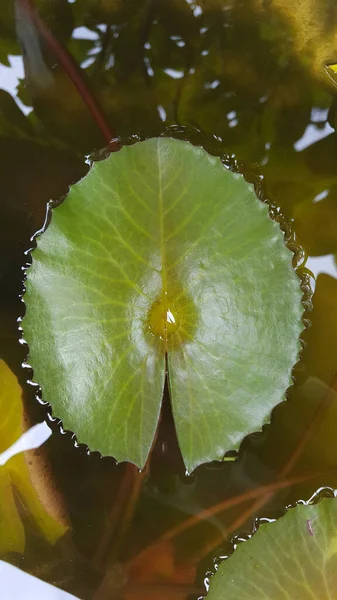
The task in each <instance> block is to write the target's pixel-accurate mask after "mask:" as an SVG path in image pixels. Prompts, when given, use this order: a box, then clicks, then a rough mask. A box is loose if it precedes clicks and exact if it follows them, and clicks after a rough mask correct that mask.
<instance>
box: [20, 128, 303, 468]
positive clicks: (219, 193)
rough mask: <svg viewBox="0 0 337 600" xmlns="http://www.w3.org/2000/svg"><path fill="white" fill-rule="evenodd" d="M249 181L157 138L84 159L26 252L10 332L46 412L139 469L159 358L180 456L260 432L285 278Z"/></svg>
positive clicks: (195, 457)
mask: <svg viewBox="0 0 337 600" xmlns="http://www.w3.org/2000/svg"><path fill="white" fill-rule="evenodd" d="M291 261H292V253H291V252H290V250H288V248H287V247H286V246H285V243H284V238H283V234H282V232H281V231H280V228H279V225H278V224H277V223H276V222H274V221H272V220H271V219H270V217H269V216H268V207H267V205H266V204H264V203H262V202H261V201H259V200H258V199H257V197H256V195H255V193H254V189H253V186H252V185H251V184H248V183H247V182H246V181H245V180H244V178H243V177H242V176H241V175H239V174H235V173H233V172H231V171H230V170H227V169H225V168H224V166H223V165H222V163H221V161H220V160H219V159H218V158H214V157H212V156H209V155H208V154H207V153H206V152H205V151H204V150H202V149H201V148H195V147H194V146H192V145H191V144H189V143H186V142H181V141H177V140H174V139H168V138H158V139H150V140H147V141H146V142H141V143H137V144H135V145H134V146H129V147H124V148H123V149H122V150H121V151H120V152H117V153H115V154H113V155H111V156H110V157H109V158H108V159H106V160H104V161H101V162H98V163H96V164H94V165H93V167H92V169H91V171H90V172H89V174H88V175H87V176H86V177H85V178H84V179H82V180H81V181H80V182H79V183H77V184H76V185H74V186H72V188H71V189H70V192H69V195H68V198H67V199H66V200H65V202H64V203H63V204H62V205H61V206H60V207H59V208H57V209H55V210H54V211H53V215H52V221H51V224H50V226H49V227H48V229H47V231H46V232H45V233H44V234H43V235H42V236H41V238H39V240H38V245H37V249H36V250H34V252H33V266H32V267H31V268H30V269H29V271H28V279H27V289H26V293H25V298H24V299H25V303H26V309H27V310H26V316H25V318H24V320H23V329H24V337H25V339H26V341H27V342H28V344H29V347H30V359H29V362H30V364H31V365H32V366H33V368H34V375H35V380H36V381H38V382H39V383H40V384H41V386H42V389H43V395H44V398H45V400H47V401H49V402H50V403H51V404H52V407H53V412H54V414H55V416H57V417H59V418H61V419H62V421H63V424H64V427H65V428H67V429H70V430H71V431H74V432H75V434H76V436H77V439H78V440H79V441H80V442H83V443H86V444H87V445H88V446H89V447H90V448H91V449H92V450H99V451H100V452H101V453H102V454H105V455H112V456H114V457H115V458H116V459H117V460H118V461H123V460H129V461H131V462H134V463H135V464H137V465H138V466H139V467H142V466H143V465H144V463H145V461H146V459H147V456H148V453H149V451H150V448H151V444H152V442H153V439H154V435H155V431H156V427H157V424H158V419H159V413H160V406H161V399H162V393H163V386H164V380H165V354H167V364H168V371H169V385H170V392H171V400H172V406H173V413H174V419H175V424H176V429H177V435H178V440H179V444H180V448H181V451H182V454H183V457H184V460H185V464H186V468H187V470H188V471H189V472H190V471H192V470H193V469H194V468H195V467H196V466H197V465H199V464H200V463H203V462H206V461H210V460H214V459H221V458H222V457H223V455H224V453H225V452H226V451H227V450H229V449H234V448H238V446H239V444H240V442H241V440H242V438H243V437H244V436H245V435H246V434H248V433H249V432H251V431H254V430H256V429H257V428H260V427H261V425H262V424H263V423H264V422H265V421H266V420H267V419H268V418H269V415H270V411H271V409H272V407H273V406H275V404H277V403H278V402H280V401H281V400H282V398H283V396H284V392H285V390H286V388H287V387H288V386H289V384H290V382H291V368H292V366H293V364H294V363H295V362H296V360H297V357H298V352H299V349H300V345H299V334H300V332H301V330H302V329H303V325H302V321H301V317H302V312H303V307H302V304H301V296H302V293H301V289H300V281H299V279H298V277H297V275H296V273H295V271H294V270H293V268H292V264H291Z"/></svg>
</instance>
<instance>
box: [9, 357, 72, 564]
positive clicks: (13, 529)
mask: <svg viewBox="0 0 337 600" xmlns="http://www.w3.org/2000/svg"><path fill="white" fill-rule="evenodd" d="M0 381H1V387H0V412H1V414H2V415H3V417H2V420H1V422H0V455H1V454H2V453H4V452H6V450H8V448H9V447H10V446H12V445H13V444H14V443H15V442H17V440H18V439H19V438H20V436H21V435H22V433H23V432H24V431H25V427H24V418H23V406H22V400H21V393H22V392H21V387H20V385H19V383H18V381H17V379H16V377H15V376H14V374H13V373H12V371H11V370H10V369H9V367H8V366H7V365H6V363H5V362H4V361H3V360H0ZM30 459H31V460H30V462H32V457H30ZM35 466H36V465H35ZM33 478H34V476H33V477H32V473H31V472H30V469H29V467H28V465H27V462H26V459H25V455H24V454H23V453H20V454H17V455H15V456H13V457H12V458H10V459H9V460H8V462H6V463H5V464H0V555H2V556H3V555H4V554H5V553H7V552H21V553H22V552H23V551H24V548H25V531H24V527H23V524H22V521H21V516H20V513H19V511H18V504H17V501H18V500H19V503H20V504H21V506H22V510H23V511H24V512H26V513H27V516H28V518H30V519H31V520H32V521H33V522H34V524H35V527H36V528H37V530H39V531H40V533H41V535H42V536H43V537H44V538H45V539H46V540H47V541H48V542H50V543H52V544H54V543H55V542H56V541H57V540H58V539H59V538H60V537H61V536H62V535H63V534H64V533H65V531H66V529H67V527H66V526H65V524H64V523H62V522H60V521H58V520H57V519H56V518H54V516H52V514H50V513H51V512H52V510H51V511H50V512H48V510H47V509H46V507H45V506H44V504H43V502H42V499H41V497H40V495H43V496H44V500H46V489H44V492H43V491H42V489H41V488H42V487H43V485H45V481H42V480H43V479H44V480H45V476H44V477H42V474H40V484H39V485H40V490H39V492H40V495H39V492H38V490H37V489H35V488H34V486H33V484H32V479H33Z"/></svg>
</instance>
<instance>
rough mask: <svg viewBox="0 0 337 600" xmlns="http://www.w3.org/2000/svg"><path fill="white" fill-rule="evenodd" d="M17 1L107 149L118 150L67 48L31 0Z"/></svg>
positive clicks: (114, 137)
mask: <svg viewBox="0 0 337 600" xmlns="http://www.w3.org/2000/svg"><path fill="white" fill-rule="evenodd" d="M17 2H19V3H20V4H21V6H22V8H23V9H24V10H25V11H26V13H27V16H28V18H30V19H31V20H32V21H33V22H34V23H35V25H36V27H37V29H38V30H39V32H40V34H41V36H42V37H43V38H44V39H45V41H46V42H47V44H48V45H49V47H50V48H51V50H52V51H53V53H54V54H55V56H56V58H57V60H58V62H59V63H60V65H62V67H63V68H64V70H65V71H66V73H68V75H69V78H70V79H71V81H72V82H73V84H74V86H75V87H76V89H77V91H78V92H79V94H80V95H81V98H82V99H83V101H84V102H85V104H86V105H87V107H88V109H89V111H90V113H91V115H92V117H93V118H94V120H95V121H96V123H97V125H98V127H99V129H100V131H101V133H102V135H103V137H104V139H105V141H106V142H107V144H108V146H109V149H110V150H111V151H112V152H115V151H117V150H119V149H120V145H119V143H118V141H117V140H116V137H117V136H116V134H114V133H113V132H112V131H111V129H110V126H109V124H108V122H107V120H106V118H105V117H104V115H103V113H102V110H101V109H100V107H99V105H98V103H97V101H96V99H95V98H94V96H93V94H92V93H91V91H90V90H89V88H88V87H87V85H86V83H85V82H84V80H83V78H82V75H81V73H80V72H79V69H78V67H77V65H76V63H75V62H74V60H73V58H72V56H71V54H70V53H69V52H68V51H67V50H65V48H63V46H62V45H61V44H60V43H59V42H58V40H57V39H56V38H55V36H54V35H53V33H52V32H51V31H50V29H48V27H47V26H46V25H45V23H44V21H43V20H42V19H41V17H40V16H39V14H38V13H37V12H36V9H35V7H34V5H33V2H32V0H17Z"/></svg>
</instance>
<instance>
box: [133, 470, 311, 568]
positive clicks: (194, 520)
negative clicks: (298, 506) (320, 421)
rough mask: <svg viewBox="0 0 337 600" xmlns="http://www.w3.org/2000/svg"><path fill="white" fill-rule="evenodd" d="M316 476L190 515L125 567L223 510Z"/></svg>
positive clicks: (251, 492)
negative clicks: (155, 547)
mask: <svg viewBox="0 0 337 600" xmlns="http://www.w3.org/2000/svg"><path fill="white" fill-rule="evenodd" d="M316 476H317V473H316V474H315V475H302V476H299V477H296V478H293V479H286V480H284V481H277V482H274V483H270V484H268V485H263V486H260V487H258V488H256V489H254V490H249V491H248V492H244V493H242V494H239V495H238V496H234V497H233V498H229V499H226V500H222V501H221V502H219V503H218V504H215V505H214V506H211V507H210V508H206V509H205V510H202V511H201V512H199V513H197V514H196V515H192V516H191V517H189V518H188V519H186V521H184V522H183V523H180V524H179V525H177V526H176V527H173V528H172V529H169V530H168V531H166V532H165V533H164V534H163V535H162V536H160V537H159V538H157V539H156V540H155V541H154V542H153V543H152V544H151V545H150V546H147V547H146V548H144V549H143V550H141V552H139V553H138V554H137V555H136V557H133V558H132V559H131V560H130V561H129V563H128V564H127V565H126V566H127V567H128V568H130V567H131V566H132V563H133V561H134V560H137V562H138V561H139V560H140V557H145V556H146V553H147V552H149V551H150V550H151V551H152V548H153V546H154V545H156V544H160V543H161V542H163V541H165V540H166V541H169V540H173V539H174V538H176V537H178V536H179V535H180V534H181V533H183V532H184V531H186V530H188V529H190V528H191V527H194V526H196V525H198V524H199V523H201V522H202V521H207V520H208V519H209V518H211V517H214V516H215V515H217V514H219V513H222V512H224V511H225V510H229V509H230V508H233V507H234V506H238V505H239V504H243V503H245V502H248V501H249V500H254V499H255V498H259V499H261V496H262V497H264V496H265V495H266V494H270V493H271V491H273V492H275V491H277V490H281V489H284V488H286V487H289V486H290V485H294V484H296V483H303V482H304V481H308V480H310V479H312V478H313V477H316ZM263 499H264V498H263ZM217 540H218V538H217ZM221 540H223V534H221V539H220V541H221ZM212 545H213V544H212ZM216 545H218V544H216ZM207 553H208V552H207Z"/></svg>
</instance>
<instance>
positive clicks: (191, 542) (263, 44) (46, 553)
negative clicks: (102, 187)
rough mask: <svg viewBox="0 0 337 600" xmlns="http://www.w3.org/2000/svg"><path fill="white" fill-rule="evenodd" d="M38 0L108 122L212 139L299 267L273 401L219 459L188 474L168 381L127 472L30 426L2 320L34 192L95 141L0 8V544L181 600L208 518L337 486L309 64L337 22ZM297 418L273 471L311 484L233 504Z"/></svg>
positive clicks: (327, 177)
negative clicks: (148, 442) (234, 451)
mask: <svg viewBox="0 0 337 600" xmlns="http://www.w3.org/2000/svg"><path fill="white" fill-rule="evenodd" d="M14 4H15V5H16V6H17V7H19V10H18V11H17V20H19V23H17V24H15V15H14ZM35 4H36V6H37V7H38V8H39V10H40V14H41V17H42V19H43V20H44V22H45V23H47V25H48V27H49V29H50V31H52V32H53V35H54V39H55V40H56V45H57V44H59V45H60V47H61V48H63V49H65V50H66V51H67V52H69V55H70V56H71V57H73V60H74V62H75V63H76V64H77V65H79V66H80V68H79V71H80V73H82V75H83V77H84V83H85V85H87V86H88V88H89V89H90V90H91V91H92V92H93V93H94V94H95V97H96V100H97V103H98V105H99V106H100V107H101V110H102V114H103V113H104V114H105V118H106V120H107V121H108V122H109V125H110V127H111V128H112V129H113V130H114V131H116V132H117V134H118V135H120V136H122V137H128V136H132V135H140V136H143V137H148V136H153V135H158V134H160V133H163V132H165V131H166V129H165V128H166V127H170V128H171V129H170V131H171V132H172V131H174V132H175V135H177V136H180V137H183V138H185V139H190V140H191V141H194V142H197V143H202V144H204V145H205V147H206V148H207V149H208V150H209V151H211V152H214V153H216V154H222V153H225V152H226V151H227V152H228V153H229V155H231V156H232V157H233V158H235V159H236V160H237V161H238V164H239V165H240V169H242V170H243V171H244V172H245V173H246V174H249V176H250V177H253V178H255V179H256V178H257V177H259V178H263V190H264V193H265V195H267V197H268V198H269V200H270V201H271V202H272V203H273V204H275V206H276V207H279V208H280V210H281V212H282V213H283V214H284V215H285V216H286V218H287V219H288V220H289V221H291V222H292V224H293V228H294V231H295V234H296V236H297V238H298V240H299V242H300V243H301V244H302V245H303V247H304V250H305V252H306V253H307V255H308V257H309V258H308V262H307V268H308V269H309V270H310V271H311V272H312V273H313V274H314V276H315V277H316V284H315V294H314V297H313V310H312V312H310V313H309V312H308V315H307V316H308V317H309V318H310V320H311V323H312V325H311V327H310V328H308V329H307V330H306V331H305V333H304V334H303V339H304V342H305V348H304V350H303V355H302V359H301V361H300V362H299V364H298V365H296V368H295V370H294V376H295V379H296V384H295V385H294V386H293V388H292V389H291V390H290V392H289V394H288V396H289V401H288V402H287V403H283V404H282V405H281V406H279V407H278V408H277V409H276V410H275V411H274V413H273V420H272V424H271V425H269V426H268V427H266V428H265V430H264V432H263V433H258V434H254V435H252V436H251V437H249V438H247V439H245V440H244V442H243V444H242V447H241V451H240V453H239V457H238V459H237V460H236V461H234V462H231V463H228V462H226V463H223V464H212V465H205V466H202V467H199V468H198V469H197V471H196V473H194V474H193V476H192V477H191V478H188V479H187V478H186V477H185V476H184V467H183V464H182V461H181V456H180V453H179V449H178V447H177V443H176V438H175V433H174V428H173V424H172V420H171V414H170V410H169V406H168V403H167V396H166V401H165V403H164V415H163V419H162V422H161V429H160V432H159V434H158V438H157V444H156V446H155V448H154V449H153V453H152V458H151V465H150V468H149V471H148V472H146V473H145V474H144V475H143V476H142V479H141V482H140V484H139V479H137V477H138V475H139V474H138V473H136V470H134V469H133V468H132V467H130V466H129V467H128V466H127V465H125V464H122V465H116V464H115V463H114V461H113V460H112V459H104V460H102V459H101V458H100V457H98V456H97V455H95V454H93V455H90V456H88V453H87V449H86V448H83V447H79V448H74V443H73V440H72V439H71V436H70V435H68V434H64V433H63V432H62V431H60V429H59V427H58V425H57V422H53V421H50V420H48V421H47V423H48V426H47V425H45V427H44V429H43V428H42V427H43V426H41V427H40V426H38V428H36V424H39V423H41V421H43V420H44V419H46V411H47V409H46V407H44V406H43V405H42V404H41V403H39V402H37V401H36V399H35V390H34V389H33V388H32V386H29V385H27V383H26V379H27V375H29V374H27V373H26V372H25V371H23V370H22V368H21V363H22V362H23V360H24V359H25V353H26V351H25V348H24V347H23V346H20V345H19V343H18V337H19V336H18V331H17V318H18V317H19V316H20V315H22V310H23V309H22V303H21V302H20V300H19V296H20V294H21V293H22V266H23V265H24V264H25V262H26V260H27V256H26V255H25V254H24V252H25V250H27V249H28V248H29V247H30V245H31V242H30V238H31V236H32V235H33V234H34V233H35V232H36V231H37V230H38V229H39V228H40V227H41V226H42V224H43V219H44V215H45V207H46V203H47V202H48V201H49V200H50V199H53V200H54V201H56V202H59V201H60V199H61V198H62V197H63V196H64V194H65V193H66V191H67V187H68V186H69V184H70V183H72V182H74V181H76V180H78V179H79V178H80V177H81V176H83V175H84V173H85V172H86V169H87V167H86V165H85V161H84V156H85V154H87V153H89V152H92V151H93V150H97V149H100V148H102V147H103V146H104V145H105V140H104V139H103V137H102V134H101V133H100V130H99V128H98V126H97V124H96V122H95V121H94V119H93V117H92V115H91V114H90V111H89V110H88V108H87V102H86V98H85V87H84V92H83V90H82V92H83V94H82V96H81V95H80V94H79V92H78V89H77V88H76V86H74V84H73V82H72V80H71V78H70V77H69V74H68V73H67V72H66V69H65V68H64V66H62V65H61V64H60V63H59V61H58V59H57V56H56V55H55V51H54V50H55V47H54V50H53V48H52V47H51V46H50V45H48V43H47V41H46V38H43V39H42V36H41V31H39V30H38V29H37V28H36V25H35V24H34V22H33V21H29V19H31V13H27V15H26V17H25V23H23V22H22V14H23V13H22V11H21V13H20V7H21V8H22V6H24V5H25V6H26V7H27V6H29V5H31V3H30V2H26V1H25V0H15V2H14V1H13V2H3V3H1V7H0V35H1V40H2V43H1V45H0V154H1V165H2V168H1V170H0V190H1V209H0V210H1V215H0V246H1V252H0V278H1V285H2V292H1V295H0V352H1V358H3V360H4V361H5V363H6V364H7V365H8V368H9V369H10V371H12V373H14V374H15V376H17V377H19V380H20V386H22V391H23V397H22V400H23V405H22V406H24V411H23V413H24V415H25V418H27V419H28V421H29V424H28V425H25V428H24V429H23V426H22V422H21V421H20V422H19V423H17V422H15V424H14V428H15V427H16V428H17V429H16V433H15V435H14V436H9V437H8V439H7V441H5V438H4V435H3V434H2V435H0V446H1V444H2V443H3V447H2V446H1V447H0V452H1V453H2V454H1V457H2V461H1V463H2V466H0V486H2V487H1V490H2V493H1V495H0V521H1V522H4V523H6V524H7V523H8V524H10V525H11V527H10V528H9V527H6V528H2V529H1V530H0V558H1V559H4V560H6V561H7V562H10V563H12V564H15V565H17V566H20V567H21V568H22V569H24V570H26V571H27V572H29V573H31V574H33V575H35V576H36V577H38V578H40V579H44V580H46V581H49V582H51V583H54V584H55V585H57V586H59V587H60V588H63V589H65V590H67V591H69V592H71V593H73V594H74V595H75V597H78V598H83V599H86V598H88V600H89V598H90V600H91V599H92V598H96V599H97V600H105V599H107V600H108V599H111V598H114V599H116V600H117V599H123V600H143V599H144V600H145V598H146V600H158V597H161V598H163V600H168V599H170V598H174V600H186V598H189V599H190V598H193V599H195V598H197V597H198V596H200V595H201V594H202V593H203V590H204V584H203V581H204V578H205V573H208V571H209V570H212V569H213V556H219V555H226V554H227V553H228V552H230V551H231V548H232V546H231V544H230V542H229V541H228V540H227V539H226V538H225V535H224V532H225V531H230V532H232V533H242V532H243V533H245V534H246V533H248V532H250V531H251V528H252V523H253V520H254V518H255V517H257V516H261V515H263V516H264V517H277V516H279V515H280V514H282V512H283V510H284V507H285V506H286V505H288V504H289V503H293V502H296V501H297V500H298V499H299V498H304V499H309V498H310V496H311V495H312V493H313V492H314V491H315V490H316V489H317V488H321V487H324V486H327V485H329V486H331V488H335V487H337V480H336V479H337V478H336V475H334V471H335V469H336V465H337V453H336V443H335V438H336V435H335V431H336V427H337V400H336V393H337V392H336V390H337V360H336V357H337V316H336V315H337V272H336V267H335V258H334V257H335V256H336V254H337V170H336V164H337V138H336V133H335V125H336V106H337V103H336V88H335V87H334V86H335V84H334V82H333V81H332V80H329V79H327V78H326V79H324V73H323V72H322V65H323V64H324V61H325V60H327V61H328V62H330V63H332V62H333V61H334V54H335V52H336V44H332V40H333V39H334V35H335V32H336V30H337V22H335V18H334V16H333V14H332V11H331V12H330V13H328V12H325V11H328V7H327V4H328V3H318V2H317V3H316V4H315V2H314V0H313V1H312V2H308V3H302V4H301V6H300V7H299V5H297V4H296V3H294V9H292V8H291V5H290V4H289V2H286V1H285V0H284V1H283V0H278V1H277V2H276V1H275V2H274V1H273V0H271V2H269V3H263V2H261V1H260V0H248V1H247V2H245V3H241V2H230V1H228V0H203V1H202V2H201V1H200V2H199V1H198V0H196V1H194V2H192V0H191V1H189V2H185V1H184V0H177V1H174V2H173V1H171V0H169V1H168V2H158V3H155V2H148V1H147V0H139V2H137V3H135V2H129V1H127V2H119V1H115V0H111V1H109V0H108V1H106V2H101V3H98V2H87V1H86V0H76V2H75V1H74V2H70V0H69V2H66V1H64V2H63V1H62V2H54V3H53V2H50V3H42V2H38V1H36V2H35ZM289 7H290V8H289ZM313 7H316V9H317V10H315V18H309V17H310V14H311V16H312V14H313V13H312V10H313ZM292 10H293V12H291V11H292ZM289 11H290V13H289ZM305 11H307V14H305ZM310 11H311V13H310ZM20 15H21V16H20ZM29 15H30V16H29ZM27 19H28V21H29V22H28V24H27ZM304 22H305V23H309V24H310V27H309V26H308V27H307V28H303V23H304ZM326 23H329V29H328V31H327V29H326ZM16 27H17V31H16ZM18 38H20V40H18ZM313 40H314V41H313ZM20 44H21V45H20ZM329 44H330V46H329ZM22 45H23V46H24V48H25V52H24V51H23V48H22ZM69 55H67V56H68V58H69ZM63 64H66V61H65V63H63ZM24 68H25V70H26V78H25V79H24ZM51 81H52V86H50V85H42V83H43V82H49V83H50V82H51ZM29 376H30V375H29ZM13 377H14V376H13ZM7 379H8V377H7ZM14 379H15V378H14ZM11 381H12V383H11V385H15V384H14V380H11ZM0 389H5V387H4V386H3V385H2V384H1V386H0ZM20 390H21V387H20V389H19V392H18V394H19V396H18V397H19V399H20V402H21V391H20ZM12 398H13V394H12V392H10V393H9V395H8V396H7V400H6V406H5V408H4V407H2V408H1V414H2V415H5V416H6V414H7V412H8V409H7V407H8V406H10V405H11V402H12ZM20 410H21V409H20ZM20 414H21V413H20ZM317 415H319V418H318V417H317ZM4 422H5V420H4V418H2V419H0V431H1V432H3V430H2V429H1V427H2V425H3V424H4ZM312 423H314V425H315V426H314V427H313V430H312V431H313V432H312V436H311V438H310V441H309V442H308V444H307V446H306V447H305V448H304V449H303V452H302V455H301V456H300V457H299V459H298V461H297V463H296V465H295V466H294V468H293V471H292V473H291V474H290V475H289V477H290V478H292V479H294V478H296V477H302V478H303V476H304V475H305V476H308V480H307V481H305V482H303V481H302V482H297V483H296V482H295V481H293V484H292V485H291V486H287V487H284V488H283V489H279V490H278V491H277V493H276V492H275V494H274V497H273V498H272V500H270V501H269V503H268V504H267V505H265V506H263V507H262V508H261V506H260V507H258V505H257V504H256V503H255V499H254V498H252V497H251V496H249V498H250V499H247V495H246V494H251V493H252V491H253V492H254V493H255V490H258V488H259V486H262V485H268V484H271V483H272V482H274V481H275V477H276V476H277V473H278V472H280V470H282V468H283V467H284V464H285V463H286V461H287V460H288V459H289V457H290V456H291V455H292V454H293V453H294V451H296V448H297V447H298V444H299V443H300V441H301V440H302V439H303V436H304V435H305V431H306V430H308V428H310V427H311V426H312ZM31 426H33V430H29V428H30V427H31ZM34 426H35V428H34ZM49 427H50V428H51V429H52V431H53V433H52V435H51V436H50V437H49V438H48V439H46V441H45V443H44V444H43V446H42V448H40V449H38V448H36V445H37V443H38V441H42V438H41V439H40V438H39V439H38V440H36V438H35V436H36V435H37V434H41V435H42V436H44V435H46V438H47V434H49V433H50V429H49ZM20 428H21V430H20ZM27 429H28V430H29V431H27V433H23V432H24V431H26V430H27ZM22 434H23V437H22V438H21V442H20V443H23V442H24V443H25V444H26V443H29V445H30V446H31V447H35V448H36V449H35V450H33V451H32V450H30V451H28V450H27V447H26V446H25V447H23V446H18V445H17V440H18V439H19V438H20V436H21V435H22ZM32 434H34V440H35V441H33V442H32V441H31V440H30V436H31V435H32ZM13 444H14V446H13ZM9 448H11V450H9ZM18 449H21V450H22V451H20V453H19V454H16V452H17V451H18ZM14 452H15V455H14ZM9 456H10V458H9ZM5 461H6V462H5ZM30 463H31V464H30ZM322 472H325V474H324V475H320V473H322ZM1 474H5V476H3V477H2V475H1ZM238 496H240V498H241V499H240V498H237V500H236V501H234V502H232V503H230V501H231V500H232V499H233V498H236V497H238ZM205 509H208V512H207V511H206V513H205ZM203 511H204V512H203ZM198 515H199V516H198ZM200 515H204V517H203V518H201V517H200ZM205 515H206V516H205ZM1 565H2V563H1ZM18 576H19V575H18ZM22 585H26V584H22ZM27 585H28V584H27ZM27 590H28V587H27ZM13 593H14V592H13ZM36 597H37V596H35V597H34V598H36ZM43 597H44V598H46V599H48V600H50V598H49V595H48V596H43ZM52 597H53V596H51V598H52ZM12 598H14V596H12V597H11V600H12ZM5 600H7V598H5ZM8 600H9V599H8Z"/></svg>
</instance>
